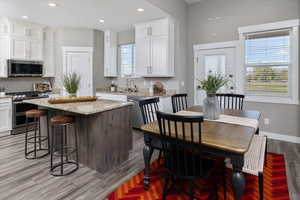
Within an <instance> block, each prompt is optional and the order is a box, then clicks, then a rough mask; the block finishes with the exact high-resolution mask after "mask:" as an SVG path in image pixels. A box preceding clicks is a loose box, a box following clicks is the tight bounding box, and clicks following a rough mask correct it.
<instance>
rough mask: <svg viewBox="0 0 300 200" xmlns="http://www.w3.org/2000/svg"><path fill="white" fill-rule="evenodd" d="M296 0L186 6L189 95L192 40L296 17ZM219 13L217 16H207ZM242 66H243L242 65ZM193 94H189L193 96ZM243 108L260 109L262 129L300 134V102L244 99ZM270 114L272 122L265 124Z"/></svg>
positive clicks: (217, 0)
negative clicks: (277, 102) (249, 101)
mask: <svg viewBox="0 0 300 200" xmlns="http://www.w3.org/2000/svg"><path fill="white" fill-rule="evenodd" d="M299 4H300V1H299V0H226V1H224V0H206V1H203V2H200V3H198V4H193V5H191V6H189V8H188V72H187V80H189V82H188V89H189V95H190V96H192V94H193V91H192V90H193V79H192V78H190V77H192V76H193V74H194V64H193V49H192V47H193V44H203V43H211V42H222V41H230V40H238V39H239V38H238V27H240V26H247V25H255V24H262V23H270V22H276V21H281V20H288V19H296V18H299V15H300V8H299ZM214 17H221V19H219V20H209V18H214ZM241 67H242V66H241ZM192 99H193V98H191V100H192ZM246 109H254V110H259V111H261V112H262V117H261V121H260V126H261V128H262V130H263V131H268V132H274V133H280V134H286V135H291V136H299V137H300V123H299V122H300V106H299V105H286V104H270V103H246ZM264 118H269V119H270V122H271V124H270V125H269V126H266V125H264V122H263V119H264Z"/></svg>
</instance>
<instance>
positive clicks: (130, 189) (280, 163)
mask: <svg viewBox="0 0 300 200" xmlns="http://www.w3.org/2000/svg"><path fill="white" fill-rule="evenodd" d="M219 168H220V167H219ZM152 169H155V171H156V172H155V173H154V172H153V173H152V174H151V185H150V189H149V190H148V191H145V190H144V189H143V172H140V173H138V174H136V175H135V176H133V177H132V178H131V179H129V180H127V181H126V182H124V183H123V184H122V185H121V186H120V187H118V188H117V189H116V190H115V191H114V192H112V193H111V194H110V195H109V196H108V197H107V198H108V200H161V197H162V190H163V185H164V179H163V178H162V177H161V175H159V174H161V172H162V169H161V168H160V167H159V163H158V162H157V161H156V162H153V163H152ZM215 170H216V171H215V173H214V177H218V178H212V177H211V178H210V179H209V180H199V182H198V185H201V187H200V188H199V190H198V192H197V196H198V197H199V198H205V197H208V195H209V193H210V192H211V191H212V189H213V188H214V186H218V196H219V199H223V197H224V195H223V194H224V193H223V184H218V183H222V179H220V177H222V175H220V173H221V172H220V170H219V171H218V170H217V169H215ZM216 174H218V175H217V176H215V175H216ZM231 174H232V171H231V170H229V169H227V171H226V183H227V186H226V188H227V199H228V200H233V193H232V186H231ZM245 178H246V183H247V184H246V188H245V193H244V196H243V200H258V199H259V190H258V177H257V176H253V175H248V174H245ZM201 183H205V184H201ZM182 184H184V183H182ZM183 187H184V186H183ZM167 199H168V200H187V199H188V197H187V196H185V195H183V194H181V193H176V191H174V192H173V193H171V194H170V195H168V197H167ZM264 199H266V200H288V199H289V191H288V185H287V177H286V171H285V162H284V156H283V155H279V154H275V153H268V154H267V161H266V165H265V168H264Z"/></svg>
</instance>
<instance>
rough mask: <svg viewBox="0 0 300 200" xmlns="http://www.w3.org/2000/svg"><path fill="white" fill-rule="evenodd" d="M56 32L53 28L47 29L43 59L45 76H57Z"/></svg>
mask: <svg viewBox="0 0 300 200" xmlns="http://www.w3.org/2000/svg"><path fill="white" fill-rule="evenodd" d="M54 42H55V32H54V30H52V29H49V28H47V29H45V32H44V45H43V57H44V58H43V60H44V77H55V73H56V70H55V54H54Z"/></svg>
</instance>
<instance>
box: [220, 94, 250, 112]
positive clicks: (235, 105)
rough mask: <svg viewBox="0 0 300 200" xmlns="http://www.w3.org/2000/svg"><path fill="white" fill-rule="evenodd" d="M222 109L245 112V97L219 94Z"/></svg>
mask: <svg viewBox="0 0 300 200" xmlns="http://www.w3.org/2000/svg"><path fill="white" fill-rule="evenodd" d="M216 96H217V98H218V101H219V103H220V107H221V109H236V110H243V107H244V98H245V95H242V94H231V93H217V94H216Z"/></svg>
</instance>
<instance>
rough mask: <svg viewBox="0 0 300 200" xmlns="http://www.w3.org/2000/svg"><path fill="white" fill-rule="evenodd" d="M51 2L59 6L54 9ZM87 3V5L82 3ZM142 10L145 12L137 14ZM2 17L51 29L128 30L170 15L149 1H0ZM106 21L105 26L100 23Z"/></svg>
mask: <svg viewBox="0 0 300 200" xmlns="http://www.w3.org/2000/svg"><path fill="white" fill-rule="evenodd" d="M49 2H55V3H57V7H55V8H51V7H49V6H48V3H49ZM83 2H84V3H83ZM137 8H143V9H144V10H145V11H144V12H138V11H137ZM0 13H1V16H6V17H13V18H18V19H21V18H22V16H24V15H26V16H29V19H28V21H31V22H36V23H39V24H44V25H48V26H54V27H61V26H70V27H86V28H94V29H100V30H105V29H112V30H114V31H122V30H127V29H130V28H131V27H133V24H135V23H138V22H144V21H149V20H152V19H157V18H162V17H165V16H167V14H166V13H164V12H163V11H162V10H160V9H159V8H157V7H154V6H153V5H152V4H150V3H149V2H148V1H147V0H126V1H124V0H84V1H83V0H52V1H51V0H49V1H48V0H0ZM100 19H104V20H105V22H104V23H100V22H99V20H100Z"/></svg>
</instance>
